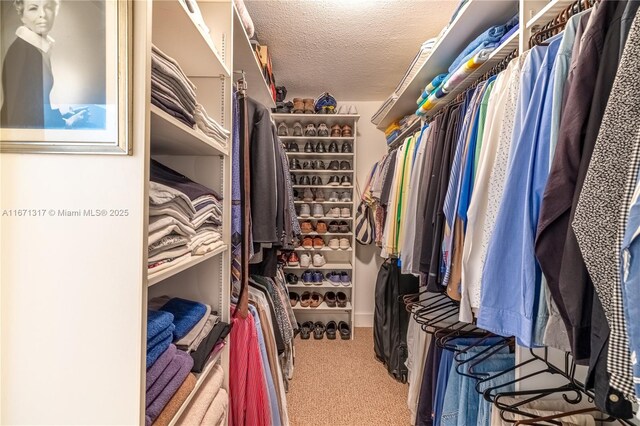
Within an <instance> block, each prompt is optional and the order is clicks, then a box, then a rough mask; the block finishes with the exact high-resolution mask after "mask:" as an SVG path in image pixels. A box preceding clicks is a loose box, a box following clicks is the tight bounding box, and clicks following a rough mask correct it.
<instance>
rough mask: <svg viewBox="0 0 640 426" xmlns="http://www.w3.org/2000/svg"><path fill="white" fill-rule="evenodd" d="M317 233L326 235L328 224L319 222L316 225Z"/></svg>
mask: <svg viewBox="0 0 640 426" xmlns="http://www.w3.org/2000/svg"><path fill="white" fill-rule="evenodd" d="M316 232H317V233H318V234H326V233H327V224H326V222H324V221H322V220H320V221H318V223H317V224H316Z"/></svg>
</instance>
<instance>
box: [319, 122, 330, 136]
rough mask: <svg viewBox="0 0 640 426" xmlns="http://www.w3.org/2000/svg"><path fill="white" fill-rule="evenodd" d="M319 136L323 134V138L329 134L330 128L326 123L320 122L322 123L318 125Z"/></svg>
mask: <svg viewBox="0 0 640 426" xmlns="http://www.w3.org/2000/svg"><path fill="white" fill-rule="evenodd" d="M318 136H321V137H323V138H326V137H327V136H329V128H328V127H327V125H326V124H325V123H320V125H319V126H318Z"/></svg>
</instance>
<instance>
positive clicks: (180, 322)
mask: <svg viewBox="0 0 640 426" xmlns="http://www.w3.org/2000/svg"><path fill="white" fill-rule="evenodd" d="M160 310H161V311H164V312H169V313H171V314H173V324H174V325H175V326H176V329H175V330H174V331H173V339H174V341H178V340H180V339H182V338H183V337H184V336H186V335H187V333H189V330H191V329H192V328H193V327H195V325H196V324H197V323H198V322H200V320H201V319H202V317H203V316H204V315H205V313H206V312H207V307H206V306H205V305H203V304H202V303H198V302H194V301H192V300H186V299H181V298H179V297H174V298H173V299H171V300H169V301H168V302H167V303H166V304H165V305H164V306H163V307H162V308H160Z"/></svg>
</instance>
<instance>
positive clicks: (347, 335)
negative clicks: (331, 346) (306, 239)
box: [302, 321, 351, 340]
mask: <svg viewBox="0 0 640 426" xmlns="http://www.w3.org/2000/svg"><path fill="white" fill-rule="evenodd" d="M302 327H303V328H304V324H303V325H302ZM338 332H339V333H340V338H341V339H342V340H349V339H351V328H350V327H349V324H347V323H346V322H344V321H340V322H339V323H338ZM307 338H308V337H307Z"/></svg>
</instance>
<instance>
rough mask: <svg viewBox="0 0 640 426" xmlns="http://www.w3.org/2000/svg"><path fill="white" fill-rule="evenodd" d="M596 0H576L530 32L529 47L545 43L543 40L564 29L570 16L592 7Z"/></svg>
mask: <svg viewBox="0 0 640 426" xmlns="http://www.w3.org/2000/svg"><path fill="white" fill-rule="evenodd" d="M597 2H598V0H576V1H575V2H573V3H572V4H570V5H569V6H567V7H566V8H564V9H563V10H562V11H560V13H558V15H557V16H556V17H555V18H553V19H552V20H551V21H549V22H548V23H547V24H545V25H544V26H543V27H542V28H541V29H539V30H537V31H536V32H534V33H532V34H531V37H530V38H529V48H532V47H533V46H540V45H545V43H544V41H545V40H547V39H549V38H551V37H553V36H554V35H556V34H558V33H560V32H561V31H562V30H564V27H565V25H566V24H567V21H568V20H569V18H570V17H572V16H573V15H576V14H578V13H581V12H583V11H585V10H588V9H590V8H592V7H593V6H594V5H595V4H596V3H597Z"/></svg>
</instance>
